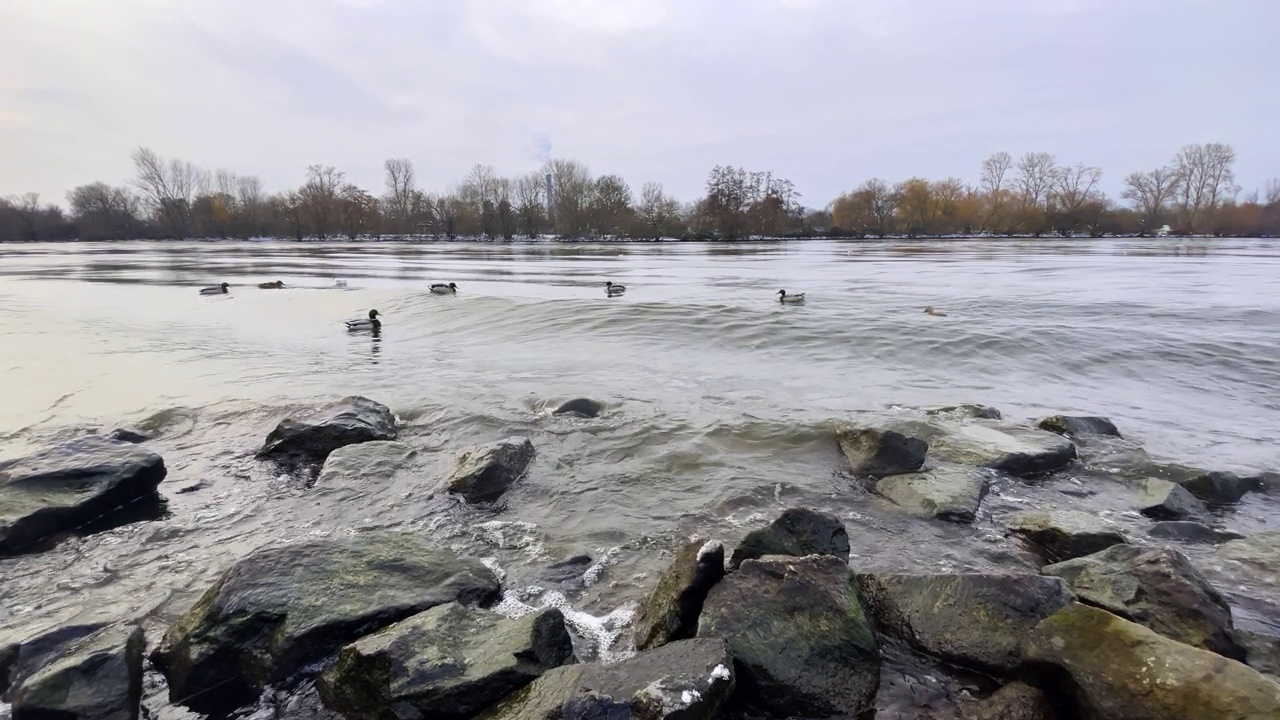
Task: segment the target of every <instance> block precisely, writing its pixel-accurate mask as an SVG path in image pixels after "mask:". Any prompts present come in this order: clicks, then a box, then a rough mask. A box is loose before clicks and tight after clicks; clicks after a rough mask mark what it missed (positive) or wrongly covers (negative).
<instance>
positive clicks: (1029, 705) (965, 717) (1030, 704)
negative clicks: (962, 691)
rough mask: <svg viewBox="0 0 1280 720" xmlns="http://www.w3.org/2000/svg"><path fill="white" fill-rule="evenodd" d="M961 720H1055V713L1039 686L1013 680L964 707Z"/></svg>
mask: <svg viewBox="0 0 1280 720" xmlns="http://www.w3.org/2000/svg"><path fill="white" fill-rule="evenodd" d="M961 717H962V720H1055V718H1056V715H1055V714H1054V712H1053V707H1052V705H1051V704H1050V703H1049V698H1048V697H1046V696H1045V694H1044V692H1043V691H1042V690H1040V688H1036V687H1032V686H1030V685H1028V684H1026V683H1024V682H1020V681H1014V682H1011V683H1009V684H1008V685H1005V686H1004V687H1002V688H1000V689H999V690H997V691H995V693H993V694H992V695H991V697H988V698H986V699H984V700H980V701H978V702H976V703H975V704H974V705H972V706H970V707H967V708H965V710H964V712H963V714H962V715H961Z"/></svg>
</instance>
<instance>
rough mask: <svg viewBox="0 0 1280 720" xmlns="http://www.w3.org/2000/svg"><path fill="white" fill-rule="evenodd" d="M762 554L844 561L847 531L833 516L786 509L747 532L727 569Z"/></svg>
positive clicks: (802, 509)
mask: <svg viewBox="0 0 1280 720" xmlns="http://www.w3.org/2000/svg"><path fill="white" fill-rule="evenodd" d="M765 555H794V556H796V557H804V556H805V555H831V556H833V557H838V558H840V559H841V560H844V561H845V562H848V561H849V532H848V531H847V530H845V527H844V523H842V522H840V518H838V517H836V516H835V515H830V514H827V513H822V512H818V511H817V510H812V509H809V508H790V509H788V510H784V511H783V512H782V514H781V515H780V516H778V519H777V520H774V521H773V522H772V523H770V524H769V526H768V527H765V528H761V529H759V530H752V531H751V532H749V533H747V536H746V537H744V538H743V539H742V542H740V543H738V547H737V548H735V549H734V551H733V557H732V558H731V559H730V560H729V568H730V569H737V567H738V566H739V565H741V564H742V563H743V561H744V560H752V559H755V558H759V557H764V556H765Z"/></svg>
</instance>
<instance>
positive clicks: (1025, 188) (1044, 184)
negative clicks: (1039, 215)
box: [1013, 152, 1058, 209]
mask: <svg viewBox="0 0 1280 720" xmlns="http://www.w3.org/2000/svg"><path fill="white" fill-rule="evenodd" d="M1057 169H1058V161H1057V160H1055V159H1054V157H1053V156H1052V155H1050V154H1049V153H1042V152H1041V153H1027V154H1026V155H1023V156H1022V158H1021V159H1020V160H1018V174H1017V175H1016V176H1015V177H1014V181H1013V182H1014V187H1015V189H1016V191H1017V197H1018V200H1019V207H1020V208H1022V209H1026V208H1032V207H1043V206H1044V205H1045V203H1046V201H1047V200H1048V198H1049V191H1050V190H1051V189H1052V188H1053V181H1054V176H1055V174H1056V173H1057Z"/></svg>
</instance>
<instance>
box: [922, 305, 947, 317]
mask: <svg viewBox="0 0 1280 720" xmlns="http://www.w3.org/2000/svg"><path fill="white" fill-rule="evenodd" d="M924 314H925V315H933V316H934V317H946V316H947V314H946V313H944V312H942V311H941V310H935V309H934V307H933V306H932V305H930V306H929V307H927V308H925V309H924Z"/></svg>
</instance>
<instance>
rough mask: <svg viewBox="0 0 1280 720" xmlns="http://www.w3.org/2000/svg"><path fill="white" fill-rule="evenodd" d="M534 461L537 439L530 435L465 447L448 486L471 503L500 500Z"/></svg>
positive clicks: (452, 491)
mask: <svg viewBox="0 0 1280 720" xmlns="http://www.w3.org/2000/svg"><path fill="white" fill-rule="evenodd" d="M532 461H533V443H532V442H530V440H529V439H528V438H507V439H506V440H500V441H498V442H494V443H489V444H488V445H482V446H480V447H477V448H472V449H470V450H464V451H463V452H461V453H460V454H459V455H458V457H457V459H456V461H455V466H454V470H453V473H452V474H451V475H450V476H449V478H448V479H447V480H446V481H445V486H446V487H447V488H448V489H449V492H451V493H453V494H455V495H461V496H462V497H463V499H465V500H466V501H467V502H469V503H478V502H487V501H490V500H497V499H498V498H499V497H501V496H502V494H503V493H505V492H506V491H507V488H509V487H511V486H512V485H514V484H515V482H516V481H517V480H519V479H520V478H521V476H523V475H524V473H525V470H527V469H528V468H529V463H530V462H532Z"/></svg>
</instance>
